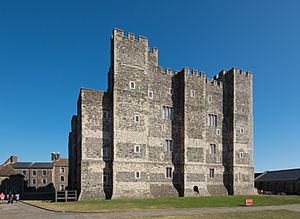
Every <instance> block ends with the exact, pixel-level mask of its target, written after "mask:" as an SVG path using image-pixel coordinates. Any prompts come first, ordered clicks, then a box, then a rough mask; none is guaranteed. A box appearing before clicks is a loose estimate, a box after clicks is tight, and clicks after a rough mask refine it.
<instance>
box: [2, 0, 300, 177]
mask: <svg viewBox="0 0 300 219" xmlns="http://www.w3.org/2000/svg"><path fill="white" fill-rule="evenodd" d="M299 10H300V1H296V0H295V1H292V0H289V1H270V0H269V1H268V0H265V1H232V0H228V1H221V0H220V1H196V0H195V1H189V0H186V1H158V0H151V1H117V0H114V1H100V0H98V1H96V0H88V1H84V0H82V1H77V0H72V1H71V0H70V1H66V0H64V1H62V0H60V1H58V0H52V1H39V0H36V1H33V0H27V1H23V0H19V1H17V0H11V1H4V0H0V94H1V102H0V163H2V162H4V161H5V160H6V159H7V158H8V157H9V156H10V155H17V156H18V158H19V160H21V161H49V160H50V153H51V152H52V151H59V152H61V155H62V156H64V157H66V156H67V141H68V132H69V130H70V119H71V117H72V115H73V114H75V113H76V102H77V97H78V94H79V89H80V87H87V88H92V89H99V90H106V89H107V71H108V68H109V44H110V41H109V39H110V35H111V31H112V29H113V28H115V27H118V28H121V29H123V30H124V31H125V32H126V33H127V32H134V33H135V34H136V35H139V34H140V35H144V36H147V37H148V38H149V44H150V47H158V49H159V64H160V65H161V66H163V67H164V68H166V67H170V68H172V69H173V70H175V69H179V70H180V69H182V68H183V67H184V66H187V67H190V68H196V69H198V70H202V71H205V72H206V73H207V75H208V77H212V76H213V75H215V74H216V73H218V72H219V71H220V70H222V69H230V68H232V67H233V66H235V67H238V68H241V69H245V70H247V71H251V72H253V73H254V148H255V153H254V164H255V171H264V170H271V169H283V168H294V167H299V166H300V164H299V154H300V143H299V142H300V137H299V136H300V123H299V122H300V113H299V108H300V98H299V94H300V93H299V86H300V79H299V76H298V75H299V72H300V26H299V21H300V13H299V12H298V11H299Z"/></svg>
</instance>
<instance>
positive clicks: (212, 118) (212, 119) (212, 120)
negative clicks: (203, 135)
mask: <svg viewBox="0 0 300 219" xmlns="http://www.w3.org/2000/svg"><path fill="white" fill-rule="evenodd" d="M207 125H208V126H212V127H217V125H218V124H217V115H214V114H208V116H207Z"/></svg>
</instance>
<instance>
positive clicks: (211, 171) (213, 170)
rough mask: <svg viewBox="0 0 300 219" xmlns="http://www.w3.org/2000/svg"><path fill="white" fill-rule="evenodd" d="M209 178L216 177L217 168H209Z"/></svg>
mask: <svg viewBox="0 0 300 219" xmlns="http://www.w3.org/2000/svg"><path fill="white" fill-rule="evenodd" d="M209 178H210V179H214V178H215V169H214V168H209Z"/></svg>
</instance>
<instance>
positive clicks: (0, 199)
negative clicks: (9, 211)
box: [0, 192, 5, 204]
mask: <svg viewBox="0 0 300 219" xmlns="http://www.w3.org/2000/svg"><path fill="white" fill-rule="evenodd" d="M4 199H5V195H4V194H3V192H1V194H0V202H1V204H2V203H3V201H4Z"/></svg>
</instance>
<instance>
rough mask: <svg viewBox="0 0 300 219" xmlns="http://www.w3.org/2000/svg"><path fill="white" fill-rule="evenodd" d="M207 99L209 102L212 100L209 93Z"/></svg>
mask: <svg viewBox="0 0 300 219" xmlns="http://www.w3.org/2000/svg"><path fill="white" fill-rule="evenodd" d="M207 99H208V102H209V103H211V102H212V96H211V95H208V97H207Z"/></svg>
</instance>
